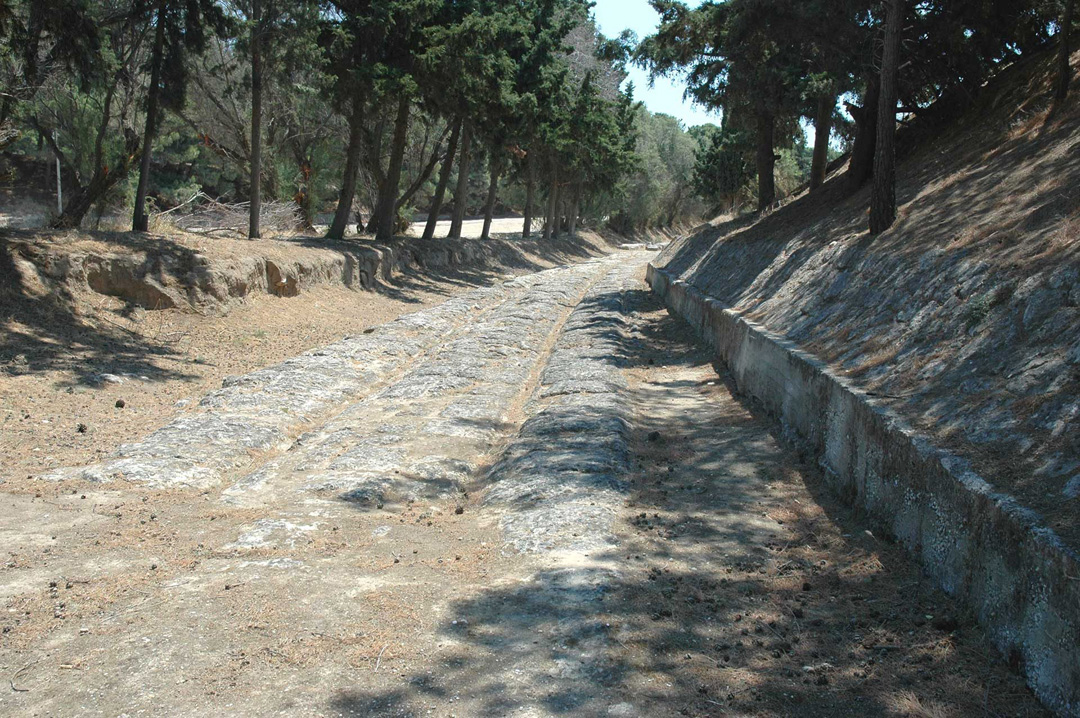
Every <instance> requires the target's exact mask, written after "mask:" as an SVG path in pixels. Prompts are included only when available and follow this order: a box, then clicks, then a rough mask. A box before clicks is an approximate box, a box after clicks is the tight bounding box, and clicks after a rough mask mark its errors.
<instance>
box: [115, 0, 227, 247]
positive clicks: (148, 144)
mask: <svg viewBox="0 0 1080 718" xmlns="http://www.w3.org/2000/svg"><path fill="white" fill-rule="evenodd" d="M133 14H135V15H137V16H141V17H143V18H145V22H146V23H147V24H148V25H149V26H150V27H152V28H153V38H154V39H153V45H152V49H151V55H150V87H149V89H148V90H147V96H146V124H145V128H144V130H143V135H142V158H141V163H140V166H139V185H138V189H137V190H136V192H135V212H134V217H133V219H132V229H133V230H134V231H136V232H146V231H147V230H148V228H149V223H150V217H149V214H148V213H147V210H146V197H147V194H148V192H149V188H150V165H151V161H152V156H153V146H154V137H155V134H156V133H157V130H158V127H159V125H160V122H161V118H160V115H161V110H162V109H172V110H179V109H180V108H182V107H183V104H184V98H185V94H186V92H187V79H188V64H187V63H188V55H189V54H191V53H200V52H202V51H203V49H204V48H205V47H206V42H207V39H208V38H209V37H211V36H213V35H218V36H225V35H226V34H228V33H229V32H230V31H231V28H230V24H229V23H228V22H227V20H226V17H225V14H224V12H223V11H222V8H221V6H220V5H218V4H217V2H215V1H214V0H136V2H135V6H134V11H133Z"/></svg>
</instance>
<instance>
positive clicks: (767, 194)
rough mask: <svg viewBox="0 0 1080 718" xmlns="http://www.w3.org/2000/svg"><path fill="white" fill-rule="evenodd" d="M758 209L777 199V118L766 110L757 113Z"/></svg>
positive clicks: (766, 207) (765, 208)
mask: <svg viewBox="0 0 1080 718" xmlns="http://www.w3.org/2000/svg"><path fill="white" fill-rule="evenodd" d="M756 165H757V175H758V211H759V212H764V211H765V210H767V209H768V208H769V207H771V206H772V204H773V202H775V201H776V118H774V117H773V116H772V115H770V114H768V113H766V112H759V113H758V115H757V157H756Z"/></svg>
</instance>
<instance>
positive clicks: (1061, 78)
mask: <svg viewBox="0 0 1080 718" xmlns="http://www.w3.org/2000/svg"><path fill="white" fill-rule="evenodd" d="M1075 12H1076V0H1069V2H1068V4H1067V5H1066V6H1065V16H1064V17H1063V18H1062V20H1061V47H1060V48H1059V49H1058V81H1057V92H1056V93H1055V96H1056V99H1057V101H1058V102H1064V101H1065V98H1066V97H1068V96H1069V85H1070V84H1072V65H1071V63H1070V60H1071V59H1072V26H1073V16H1074V13H1075Z"/></svg>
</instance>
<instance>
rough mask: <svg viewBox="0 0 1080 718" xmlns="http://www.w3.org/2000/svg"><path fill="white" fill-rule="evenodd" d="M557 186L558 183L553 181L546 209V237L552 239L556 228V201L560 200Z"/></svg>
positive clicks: (544, 236) (544, 235)
mask: <svg viewBox="0 0 1080 718" xmlns="http://www.w3.org/2000/svg"><path fill="white" fill-rule="evenodd" d="M556 186H557V185H556V183H554V182H552V183H551V189H550V190H548V196H547V207H546V208H545V209H544V234H543V238H544V239H551V236H552V234H553V232H554V230H555V202H556V201H557V200H558V193H557V192H556V191H555V187H556Z"/></svg>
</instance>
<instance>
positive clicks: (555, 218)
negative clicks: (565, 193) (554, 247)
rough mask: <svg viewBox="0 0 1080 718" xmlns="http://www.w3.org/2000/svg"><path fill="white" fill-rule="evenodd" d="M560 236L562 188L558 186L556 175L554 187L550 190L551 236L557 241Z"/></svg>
mask: <svg viewBox="0 0 1080 718" xmlns="http://www.w3.org/2000/svg"><path fill="white" fill-rule="evenodd" d="M560 234H562V188H561V187H560V186H559V178H558V175H556V176H555V185H554V187H552V188H551V236H552V238H553V239H558V238H559V235H560Z"/></svg>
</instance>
